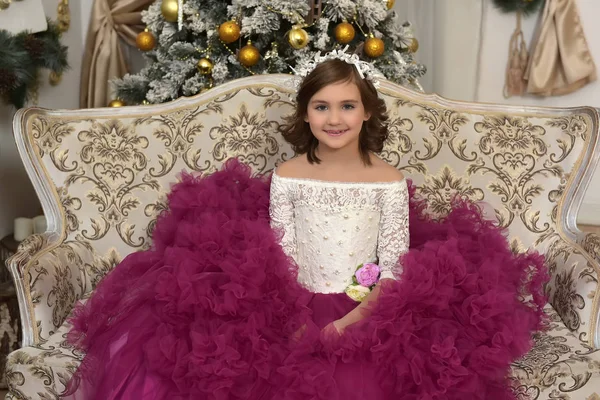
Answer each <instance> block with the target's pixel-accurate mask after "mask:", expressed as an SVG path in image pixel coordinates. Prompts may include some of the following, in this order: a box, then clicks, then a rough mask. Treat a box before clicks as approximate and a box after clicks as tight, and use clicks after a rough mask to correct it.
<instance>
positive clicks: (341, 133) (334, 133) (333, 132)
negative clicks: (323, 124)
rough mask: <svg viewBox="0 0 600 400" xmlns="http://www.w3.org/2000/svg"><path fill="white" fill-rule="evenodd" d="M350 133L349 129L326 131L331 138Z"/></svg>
mask: <svg viewBox="0 0 600 400" xmlns="http://www.w3.org/2000/svg"><path fill="white" fill-rule="evenodd" d="M347 131H348V129H342V130H339V129H336V130H326V131H325V133H326V134H328V135H329V136H341V135H343V134H344V133H346V132H347Z"/></svg>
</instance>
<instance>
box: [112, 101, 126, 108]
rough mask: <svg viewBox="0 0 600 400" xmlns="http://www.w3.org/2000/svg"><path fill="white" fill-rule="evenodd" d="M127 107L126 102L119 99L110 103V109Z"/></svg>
mask: <svg viewBox="0 0 600 400" xmlns="http://www.w3.org/2000/svg"><path fill="white" fill-rule="evenodd" d="M124 105H125V102H124V101H122V100H119V99H114V100H113V101H111V102H110V103H108V106H109V107H115V108H116V107H123V106H124Z"/></svg>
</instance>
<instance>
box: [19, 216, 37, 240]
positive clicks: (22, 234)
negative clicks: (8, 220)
mask: <svg viewBox="0 0 600 400" xmlns="http://www.w3.org/2000/svg"><path fill="white" fill-rule="evenodd" d="M32 233H33V220H32V219H31V218H17V219H15V233H14V238H15V240H16V241H17V242H21V241H23V240H25V238H27V237H28V236H29V235H31V234H32Z"/></svg>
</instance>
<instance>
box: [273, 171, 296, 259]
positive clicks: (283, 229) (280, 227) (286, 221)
mask: <svg viewBox="0 0 600 400" xmlns="http://www.w3.org/2000/svg"><path fill="white" fill-rule="evenodd" d="M269 215H270V217H271V227H272V228H273V230H275V231H276V232H278V233H279V234H280V235H281V237H280V241H279V243H280V244H281V247H282V248H283V251H284V252H285V254H287V256H288V257H292V258H293V259H294V260H296V252H297V249H298V247H297V246H296V225H295V223H294V206H293V203H292V201H291V193H290V191H289V187H288V186H287V185H286V184H285V182H282V181H281V180H279V179H278V177H277V175H273V178H272V181H271V194H270V203H269Z"/></svg>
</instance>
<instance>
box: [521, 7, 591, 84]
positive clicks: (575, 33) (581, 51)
mask: <svg viewBox="0 0 600 400" xmlns="http://www.w3.org/2000/svg"><path fill="white" fill-rule="evenodd" d="M533 44H534V45H533V46H534V48H533V49H532V51H531V53H530V54H531V56H530V59H529V64H528V66H527V70H526V72H525V79H527V81H528V82H527V92H528V93H531V94H536V95H540V96H556V95H563V94H567V93H571V92H574V91H576V90H578V89H580V88H581V87H583V86H585V85H586V84H588V83H590V82H593V81H595V80H596V65H595V64H594V60H593V58H592V55H591V54H590V50H589V48H588V44H587V41H586V39H585V34H584V32H583V26H582V25H581V20H580V18H579V12H578V10H577V4H576V3H575V0H546V5H545V7H544V12H543V15H542V19H541V20H540V24H539V25H538V27H537V32H536V37H535V38H534V41H533Z"/></svg>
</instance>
